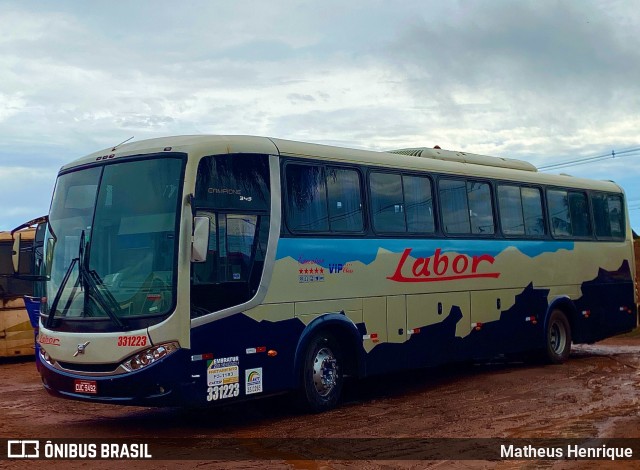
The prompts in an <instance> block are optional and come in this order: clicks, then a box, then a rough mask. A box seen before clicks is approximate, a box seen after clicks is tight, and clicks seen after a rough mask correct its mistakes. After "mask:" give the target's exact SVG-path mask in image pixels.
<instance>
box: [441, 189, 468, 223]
mask: <svg viewBox="0 0 640 470" xmlns="http://www.w3.org/2000/svg"><path fill="white" fill-rule="evenodd" d="M439 191H440V207H441V210H442V222H443V224H444V227H443V228H444V231H445V232H447V233H451V234H464V233H471V223H470V221H469V205H468V203H467V185H466V183H465V181H464V180H448V179H441V180H440V182H439Z"/></svg>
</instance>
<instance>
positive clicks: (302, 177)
mask: <svg viewBox="0 0 640 470" xmlns="http://www.w3.org/2000/svg"><path fill="white" fill-rule="evenodd" d="M286 185H287V222H288V225H289V228H290V229H291V230H293V231H300V232H307V231H311V232H319V231H320V232H321V231H324V232H326V231H328V230H329V215H328V213H327V187H326V181H325V178H324V170H323V168H322V167H321V166H316V165H287V169H286Z"/></svg>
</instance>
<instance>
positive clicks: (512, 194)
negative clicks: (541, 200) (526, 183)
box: [498, 185, 525, 235]
mask: <svg viewBox="0 0 640 470" xmlns="http://www.w3.org/2000/svg"><path fill="white" fill-rule="evenodd" d="M498 206H499V208H500V224H501V225H502V232H503V233H504V234H505V235H524V233H525V230H524V219H523V216H522V198H521V197H520V188H519V187H518V186H505V185H500V186H498Z"/></svg>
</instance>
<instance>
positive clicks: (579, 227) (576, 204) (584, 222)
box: [569, 192, 591, 237]
mask: <svg viewBox="0 0 640 470" xmlns="http://www.w3.org/2000/svg"><path fill="white" fill-rule="evenodd" d="M569 210H570V211H571V216H570V217H571V228H572V235H573V236H574V237H590V236H591V220H590V216H589V204H588V203H587V196H586V194H584V193H578V192H570V193H569Z"/></svg>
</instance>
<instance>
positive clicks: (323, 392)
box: [313, 348, 338, 397]
mask: <svg viewBox="0 0 640 470" xmlns="http://www.w3.org/2000/svg"><path fill="white" fill-rule="evenodd" d="M337 380H338V362H337V361H336V358H335V357H334V355H333V352H331V349H329V348H321V349H320V350H319V351H318V352H317V353H316V357H315V358H314V359H313V384H314V386H315V388H316V392H318V394H319V395H320V396H322V397H326V396H327V395H329V394H330V393H331V392H332V391H333V389H334V388H335V387H336V384H337Z"/></svg>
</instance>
